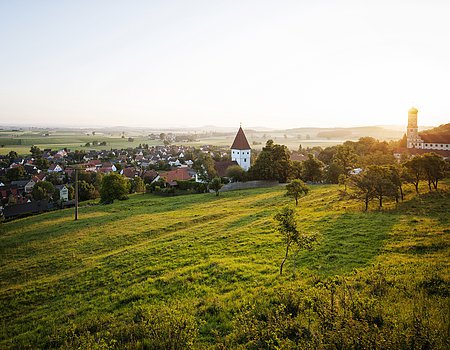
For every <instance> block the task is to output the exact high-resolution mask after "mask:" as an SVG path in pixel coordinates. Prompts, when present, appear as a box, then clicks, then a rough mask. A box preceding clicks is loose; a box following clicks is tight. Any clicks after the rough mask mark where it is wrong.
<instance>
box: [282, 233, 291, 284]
mask: <svg viewBox="0 0 450 350" xmlns="http://www.w3.org/2000/svg"><path fill="white" fill-rule="evenodd" d="M290 245H291V242H290V241H288V242H287V244H286V254H285V255H284V259H283V261H282V262H281V265H280V276H281V275H282V274H283V265H284V263H285V262H286V259H287V257H288V254H289V246H290Z"/></svg>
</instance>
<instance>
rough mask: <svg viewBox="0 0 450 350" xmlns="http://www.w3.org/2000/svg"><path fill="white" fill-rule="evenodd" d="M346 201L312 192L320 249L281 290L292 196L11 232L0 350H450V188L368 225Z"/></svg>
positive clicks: (164, 200) (211, 201)
mask: <svg viewBox="0 0 450 350" xmlns="http://www.w3.org/2000/svg"><path fill="white" fill-rule="evenodd" d="M443 186H444V187H445V185H443ZM340 190H341V189H340V188H339V187H338V186H334V185H317V186H311V191H310V193H309V194H308V195H307V196H306V197H303V198H302V199H301V200H300V201H299V205H298V207H296V209H295V210H296V212H297V215H298V216H297V221H298V226H299V228H300V229H301V230H302V231H304V232H314V233H316V234H317V237H318V243H317V244H316V246H315V248H314V250H312V251H300V252H299V253H298V254H297V255H295V259H294V258H293V257H294V254H292V255H291V256H290V258H289V259H288V260H287V263H286V265H285V272H284V274H283V275H282V276H279V274H278V268H279V264H280V262H281V260H282V258H283V256H284V249H285V246H284V244H283V242H282V239H281V236H280V235H279V233H277V231H276V230H275V221H274V219H273V216H274V214H275V213H276V212H277V211H278V210H279V209H281V208H282V207H283V206H285V205H289V206H291V207H294V201H293V200H292V198H288V197H285V196H284V193H285V190H284V187H283V186H279V187H275V188H270V189H255V190H245V191H234V192H224V193H221V194H220V196H218V197H216V196H214V195H213V194H201V195H188V196H179V197H157V196H154V195H151V194H139V195H133V196H131V197H130V199H129V200H127V201H123V202H116V203H114V204H112V205H87V204H85V206H84V207H82V208H81V209H80V219H79V220H78V221H77V222H75V221H73V211H72V210H61V211H55V212H50V213H45V214H41V215H37V216H32V217H28V218H23V219H20V220H16V221H12V222H7V223H2V224H0V225H1V226H0V263H1V269H0V308H1V310H2V313H1V316H0V318H1V333H0V348H42V349H44V348H99V349H100V348H105V349H106V348H118V349H120V348H124V347H128V348H135V349H141V348H167V347H168V346H170V344H172V345H173V344H174V343H176V344H178V345H177V346H174V347H172V348H180V349H181V348H189V347H192V348H214V347H216V348H218V349H219V348H222V349H223V348H236V347H239V346H241V347H243V348H255V349H256V348H267V349H275V348H285V349H287V348H295V346H302V344H303V346H311V347H315V348H333V347H327V346H326V345H327V344H328V345H330V344H331V345H333V344H335V346H337V343H332V342H331V343H326V342H327V341H329V342H330V341H332V340H330V339H332V338H333V336H336V337H337V334H339V337H340V338H343V339H346V338H345V337H346V333H345V332H346V331H348V329H347V328H345V325H344V324H341V323H339V322H338V321H337V320H347V321H348V320H350V319H351V322H350V323H349V324H350V326H351V327H352V329H353V331H352V332H355V334H356V335H357V336H356V338H358V335H359V338H360V339H365V338H364V336H367V334H368V335H370V336H371V339H370V341H372V343H371V344H372V345H374V344H378V342H380V343H379V344H381V345H380V347H379V348H389V347H390V345H392V344H394V343H391V344H389V343H383V341H386V340H385V339H389V338H391V340H390V341H392V342H394V341H397V340H398V341H399V343H395V344H397V345H398V344H404V346H405V348H407V347H408V346H409V345H410V344H411V342H413V343H414V344H415V346H416V347H412V348H419V346H421V345H423V344H428V345H429V346H430V347H429V348H445V347H447V346H448V345H449V343H448V339H449V335H450V334H449V331H450V320H449V315H450V302H449V300H450V299H449V298H450V259H449V257H450V243H449V242H450V222H449V221H450V205H449V204H450V201H449V199H450V196H449V193H448V184H447V187H446V189H444V190H441V192H440V193H427V192H426V191H425V189H423V191H422V194H421V195H420V196H418V197H417V196H415V195H413V193H412V189H408V190H407V197H406V200H405V202H403V203H399V204H398V205H395V203H388V204H387V205H386V207H385V208H384V209H383V210H381V211H380V210H378V209H376V207H372V208H371V209H370V211H369V212H367V213H365V212H362V206H363V205H362V203H360V202H357V201H356V200H354V199H350V198H349V197H348V196H343V195H341V193H340ZM374 205H375V203H374ZM330 286H332V287H330ZM330 291H336V292H331V294H330ZM334 293H336V294H334ZM342 293H343V294H342ZM346 293H347V294H346ZM330 295H331V299H329V298H330ZM342 295H344V296H342ZM346 295H347V296H346ZM330 300H331V304H329V301H330ZM346 301H347V302H348V305H351V307H350V306H345V302H346ZM314 303H315V304H314ZM321 303H323V304H321ZM358 303H360V304H358ZM312 304H314V305H315V306H314V307H312V306H311V307H309V306H305V305H312ZM330 305H331V311H329V310H330V307H329V306H330ZM321 307H323V312H321V311H320V310H322V309H321ZM273 310H275V311H273ZM325 310H328V311H325ZM330 312H331V314H330ZM308 315H309V316H308ZM374 315H376V316H377V317H378V319H377V318H376V317H374V318H373V319H372V316H374ZM326 317H330V320H332V322H337V323H332V325H333V327H331V328H327V327H325V326H324V324H325V323H326V322H325V321H324V320H325V318H326ZM327 320H328V319H327ZM370 320H372V321H370ZM347 321H346V322H347ZM324 322H325V323H324ZM373 324H375V325H376V326H373ZM294 326H295V327H294ZM338 326H339V327H342V329H336V327H338ZM283 327H291V328H289V329H284V328H283ZM324 327H325V328H324ZM395 327H399V329H400V328H401V330H399V329H397V328H395ZM293 329H297V330H298V331H295V332H294V331H293ZM300 330H301V331H300ZM299 332H300V333H299ZM327 332H328V333H327ZM358 332H359V333H358ZM383 332H385V333H383ZM396 332H397V333H398V334H399V335H398V339H397V338H396V337H395V336H393V335H391V336H389V335H390V334H397V333H396ZM352 336H354V334H350V335H348V338H349V339H350V338H351V337H352ZM327 337H328V338H327ZM353 338H355V337H353ZM353 338H352V339H353ZM170 341H172V342H174V343H167V342H170ZM302 341H304V342H305V343H302ZM319 341H320V342H319ZM336 341H338V340H336ZM349 341H350V340H349ZM352 341H356V340H352ZM368 341H369V340H368ZM373 342H375V343H373ZM401 342H403V343H401ZM305 344H306V345H305ZM346 344H349V343H346ZM383 344H384V346H382V345H383ZM395 344H394V345H395ZM368 347H369V348H370V346H368ZM372 348H375V347H374V346H372ZM408 348H411V347H408Z"/></svg>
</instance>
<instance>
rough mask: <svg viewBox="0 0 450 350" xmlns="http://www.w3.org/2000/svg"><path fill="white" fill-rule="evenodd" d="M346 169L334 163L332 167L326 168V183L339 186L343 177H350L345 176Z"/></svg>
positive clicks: (324, 175)
mask: <svg viewBox="0 0 450 350" xmlns="http://www.w3.org/2000/svg"><path fill="white" fill-rule="evenodd" d="M345 173H346V172H345V169H344V167H343V166H341V165H339V164H337V163H335V162H332V163H331V164H330V165H328V166H326V167H325V169H324V174H323V177H324V180H325V182H326V183H330V184H337V183H340V182H339V178H340V177H341V175H342V176H344V177H348V174H345Z"/></svg>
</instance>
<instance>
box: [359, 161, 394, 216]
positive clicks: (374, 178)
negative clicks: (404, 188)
mask: <svg viewBox="0 0 450 350" xmlns="http://www.w3.org/2000/svg"><path fill="white" fill-rule="evenodd" d="M351 180H352V184H353V186H354V187H355V188H356V189H357V192H358V193H359V194H360V195H361V196H362V197H363V198H364V202H365V210H366V211H367V209H368V206H369V201H370V200H371V199H373V198H378V201H379V206H380V208H381V207H382V206H383V198H385V197H394V198H396V199H398V187H397V185H396V184H395V183H394V182H393V181H392V173H391V169H390V168H389V167H386V166H380V165H371V166H369V167H367V169H365V170H364V171H363V172H361V173H360V174H358V175H354V176H352V177H351Z"/></svg>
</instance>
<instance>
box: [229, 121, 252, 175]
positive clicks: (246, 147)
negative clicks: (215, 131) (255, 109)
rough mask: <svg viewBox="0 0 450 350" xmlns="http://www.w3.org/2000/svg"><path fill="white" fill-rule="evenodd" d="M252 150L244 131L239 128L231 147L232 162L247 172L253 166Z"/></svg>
mask: <svg viewBox="0 0 450 350" xmlns="http://www.w3.org/2000/svg"><path fill="white" fill-rule="evenodd" d="M251 157H252V150H251V147H250V144H249V143H248V141H247V137H245V133H244V130H242V127H239V130H238V132H237V134H236V137H235V138H234V141H233V144H232V145H231V160H232V161H235V162H236V163H238V164H239V166H240V167H241V168H242V169H244V170H245V171H247V170H248V169H249V168H250V165H251V161H250V160H251Z"/></svg>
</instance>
